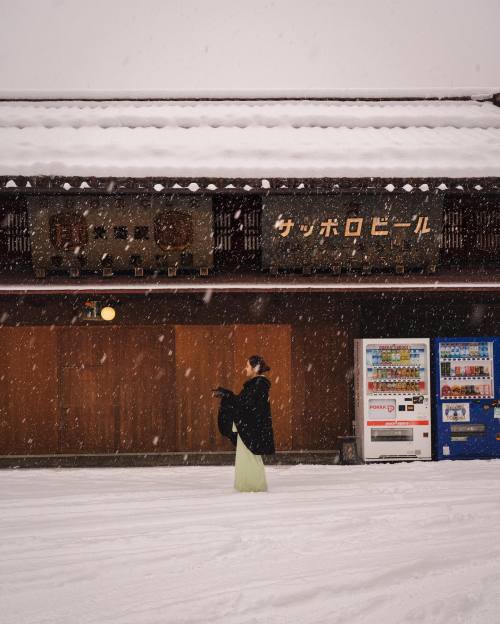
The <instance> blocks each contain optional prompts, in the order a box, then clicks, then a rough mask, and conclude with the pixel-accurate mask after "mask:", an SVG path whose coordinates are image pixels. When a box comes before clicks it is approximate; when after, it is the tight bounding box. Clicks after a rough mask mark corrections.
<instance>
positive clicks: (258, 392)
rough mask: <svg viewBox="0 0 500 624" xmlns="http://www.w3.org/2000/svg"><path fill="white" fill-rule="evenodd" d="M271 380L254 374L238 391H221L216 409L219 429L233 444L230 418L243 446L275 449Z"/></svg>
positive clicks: (265, 451)
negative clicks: (270, 399)
mask: <svg viewBox="0 0 500 624" xmlns="http://www.w3.org/2000/svg"><path fill="white" fill-rule="evenodd" d="M270 387H271V382H270V381H269V379H268V378H267V377H263V376H260V375H257V377H253V378H252V379H250V380H249V381H247V382H246V383H245V385H244V386H243V390H242V391H241V392H240V393H239V394H233V393H232V392H231V391H229V390H226V391H224V396H223V398H222V399H221V403H220V409H219V418H218V423H219V431H220V433H221V434H222V435H223V436H226V437H228V438H229V439H230V440H231V442H232V443H233V444H236V440H237V434H236V433H233V432H232V425H233V422H234V424H235V425H236V428H237V429H238V434H239V435H240V437H241V439H242V440H243V442H244V443H245V446H246V447H247V448H248V449H249V450H250V451H251V452H252V453H253V454H254V455H271V454H272V453H274V434H273V425H272V420H271V406H270V405H269V389H270Z"/></svg>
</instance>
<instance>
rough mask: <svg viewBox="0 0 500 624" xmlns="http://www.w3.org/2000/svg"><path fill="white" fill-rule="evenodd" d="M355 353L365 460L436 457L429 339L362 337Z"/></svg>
mask: <svg viewBox="0 0 500 624" xmlns="http://www.w3.org/2000/svg"><path fill="white" fill-rule="evenodd" d="M355 349H356V357H355V371H356V429H357V438H358V447H359V448H358V451H359V453H360V456H361V457H362V459H363V460H364V461H365V462H370V461H400V460H416V459H426V460H427V459H431V440H430V398H429V340H428V339H426V338H422V339H403V338H395V339H373V340H371V339H370V340H368V339H361V340H358V341H356V345H355Z"/></svg>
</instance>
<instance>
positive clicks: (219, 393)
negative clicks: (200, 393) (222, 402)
mask: <svg viewBox="0 0 500 624" xmlns="http://www.w3.org/2000/svg"><path fill="white" fill-rule="evenodd" d="M212 394H213V396H214V397H215V398H216V399H226V398H227V397H230V396H233V393H232V392H231V390H228V389H227V388H222V387H221V386H219V387H218V388H214V389H213V390H212Z"/></svg>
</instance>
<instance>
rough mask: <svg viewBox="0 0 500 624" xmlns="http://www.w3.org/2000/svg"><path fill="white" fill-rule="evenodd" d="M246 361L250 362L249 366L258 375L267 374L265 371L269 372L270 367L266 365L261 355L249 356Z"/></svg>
mask: <svg viewBox="0 0 500 624" xmlns="http://www.w3.org/2000/svg"><path fill="white" fill-rule="evenodd" d="M248 361H249V362H250V366H251V367H252V368H255V369H257V372H258V373H259V374H262V373H267V371H270V370H271V367H270V366H268V365H267V364H266V362H265V360H264V358H263V357H262V356H261V355H251V356H250V357H249V358H248Z"/></svg>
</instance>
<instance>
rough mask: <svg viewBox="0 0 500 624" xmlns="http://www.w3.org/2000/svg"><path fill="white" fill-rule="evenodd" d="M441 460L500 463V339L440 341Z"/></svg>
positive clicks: (437, 435)
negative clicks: (485, 460) (480, 460)
mask: <svg viewBox="0 0 500 624" xmlns="http://www.w3.org/2000/svg"><path fill="white" fill-rule="evenodd" d="M434 365H435V366H434V369H435V371H434V372H435V381H436V384H435V413H434V427H435V429H434V454H435V458H436V459H480V458H493V457H500V338H499V337H489V338H436V339H434Z"/></svg>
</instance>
